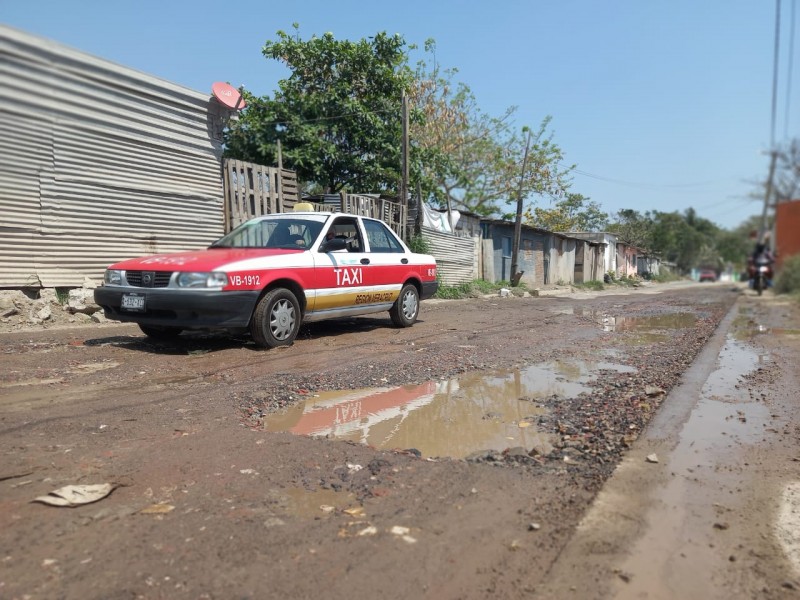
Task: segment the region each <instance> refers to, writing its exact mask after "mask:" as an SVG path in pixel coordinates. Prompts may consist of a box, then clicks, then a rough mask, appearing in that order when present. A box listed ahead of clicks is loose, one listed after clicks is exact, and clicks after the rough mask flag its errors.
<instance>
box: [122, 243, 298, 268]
mask: <svg viewBox="0 0 800 600" xmlns="http://www.w3.org/2000/svg"><path fill="white" fill-rule="evenodd" d="M301 252H304V250H302V249H297V250H294V249H265V248H209V249H207V250H197V251H194V252H173V253H170V254H153V255H151V256H141V257H139V258H131V259H128V260H123V261H122V262H118V263H116V264H113V265H111V266H110V267H109V269H120V270H125V271H131V270H142V271H214V270H215V269H221V268H223V267H224V266H225V265H228V264H230V263H235V262H239V261H242V260H248V259H252V258H265V257H270V256H276V257H277V256H285V255H287V254H299V253H301Z"/></svg>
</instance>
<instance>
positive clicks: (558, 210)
mask: <svg viewBox="0 0 800 600" xmlns="http://www.w3.org/2000/svg"><path fill="white" fill-rule="evenodd" d="M525 222H526V223H527V224H528V225H532V226H534V227H541V228H542V229H548V230H550V231H601V230H602V229H604V228H605V227H606V224H607V223H608V214H607V213H605V212H603V211H602V209H601V207H600V205H599V204H598V203H597V202H593V201H591V200H589V198H586V197H585V196H583V195H581V194H575V193H569V192H568V193H567V194H566V196H565V197H564V198H563V199H562V200H557V201H555V202H554V203H553V207H552V208H541V207H538V206H535V207H530V208H528V209H527V210H526V211H525Z"/></svg>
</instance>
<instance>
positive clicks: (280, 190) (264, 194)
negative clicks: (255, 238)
mask: <svg viewBox="0 0 800 600" xmlns="http://www.w3.org/2000/svg"><path fill="white" fill-rule="evenodd" d="M222 170H223V181H224V187H225V231H226V232H228V231H230V230H231V229H233V228H234V227H236V226H237V225H240V224H241V223H244V222H245V221H247V220H248V219H251V218H253V217H258V216H261V215H268V214H272V213H280V212H286V211H289V210H291V209H292V207H293V206H294V205H295V204H296V203H297V202H299V201H300V194H299V190H298V187H297V175H296V174H295V172H294V171H290V170H288V169H278V168H276V167H265V166H263V165H257V164H255V163H249V162H244V161H241V160H233V159H229V158H226V159H224V160H223V161H222Z"/></svg>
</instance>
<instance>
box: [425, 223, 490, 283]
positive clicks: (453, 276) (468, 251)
mask: <svg viewBox="0 0 800 600" xmlns="http://www.w3.org/2000/svg"><path fill="white" fill-rule="evenodd" d="M422 237H423V238H425V239H426V240H427V241H428V243H429V244H430V246H431V250H430V253H431V254H432V255H433V256H434V257H435V258H436V270H437V271H438V273H439V281H440V282H441V283H442V284H444V285H458V284H460V283H468V282H470V281H474V280H475V279H478V278H479V274H478V254H479V251H480V238H477V237H461V236H455V235H453V234H452V233H443V232H440V231H436V230H435V229H428V228H427V227H423V228H422Z"/></svg>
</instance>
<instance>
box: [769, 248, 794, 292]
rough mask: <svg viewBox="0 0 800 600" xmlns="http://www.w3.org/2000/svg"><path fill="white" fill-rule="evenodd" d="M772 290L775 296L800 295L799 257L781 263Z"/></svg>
mask: <svg viewBox="0 0 800 600" xmlns="http://www.w3.org/2000/svg"><path fill="white" fill-rule="evenodd" d="M774 290H775V293H776V294H794V293H800V255H796V256H792V257H790V258H787V259H786V260H785V261H783V264H782V265H781V269H780V270H779V271H778V276H777V277H776V278H775V287H774Z"/></svg>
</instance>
